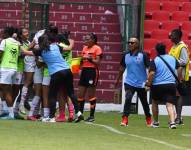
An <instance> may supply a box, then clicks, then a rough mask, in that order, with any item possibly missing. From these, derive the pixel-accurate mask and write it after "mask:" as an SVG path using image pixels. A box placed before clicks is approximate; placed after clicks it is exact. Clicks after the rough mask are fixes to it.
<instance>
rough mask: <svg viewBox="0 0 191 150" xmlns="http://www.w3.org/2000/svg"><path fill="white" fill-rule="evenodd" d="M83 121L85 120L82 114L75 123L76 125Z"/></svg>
mask: <svg viewBox="0 0 191 150" xmlns="http://www.w3.org/2000/svg"><path fill="white" fill-rule="evenodd" d="M82 120H84V116H83V115H82V114H81V115H80V116H78V117H77V118H76V119H75V120H74V122H75V123H78V122H80V121H82Z"/></svg>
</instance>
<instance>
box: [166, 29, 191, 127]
mask: <svg viewBox="0 0 191 150" xmlns="http://www.w3.org/2000/svg"><path fill="white" fill-rule="evenodd" d="M170 38H171V41H172V43H173V44H174V45H173V46H172V47H171V49H170V52H169V54H170V55H171V56H174V57H175V58H176V59H177V60H178V62H179V64H180V66H181V67H182V77H183V78H182V81H183V82H184V81H185V82H187V81H189V63H190V60H189V49H188V47H187V45H186V44H185V43H184V42H183V41H182V40H181V38H182V31H181V30H180V29H174V30H172V31H171V35H170ZM177 97H178V99H177V103H176V105H175V107H176V114H177V116H176V119H175V122H176V124H179V125H180V124H184V123H183V119H182V116H181V113H182V101H183V99H182V96H180V95H179V93H178V94H177Z"/></svg>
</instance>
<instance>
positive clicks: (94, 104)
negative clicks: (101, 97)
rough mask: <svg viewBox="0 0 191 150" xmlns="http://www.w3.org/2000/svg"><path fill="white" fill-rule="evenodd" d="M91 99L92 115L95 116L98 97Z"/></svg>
mask: <svg viewBox="0 0 191 150" xmlns="http://www.w3.org/2000/svg"><path fill="white" fill-rule="evenodd" d="M89 101H90V116H91V117H94V113H95V108H96V97H94V98H91V99H90V100H89Z"/></svg>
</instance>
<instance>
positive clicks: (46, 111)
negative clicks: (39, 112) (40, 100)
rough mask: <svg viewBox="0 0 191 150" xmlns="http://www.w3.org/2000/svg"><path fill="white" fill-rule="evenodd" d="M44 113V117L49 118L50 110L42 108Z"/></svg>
mask: <svg viewBox="0 0 191 150" xmlns="http://www.w3.org/2000/svg"><path fill="white" fill-rule="evenodd" d="M43 111H44V117H45V118H47V117H49V113H50V109H49V108H43Z"/></svg>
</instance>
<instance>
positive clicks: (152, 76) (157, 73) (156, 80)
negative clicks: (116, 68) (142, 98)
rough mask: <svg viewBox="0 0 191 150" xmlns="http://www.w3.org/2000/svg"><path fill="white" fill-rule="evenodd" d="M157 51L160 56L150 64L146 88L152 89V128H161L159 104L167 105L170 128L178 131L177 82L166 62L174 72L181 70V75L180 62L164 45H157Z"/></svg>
mask: <svg viewBox="0 0 191 150" xmlns="http://www.w3.org/2000/svg"><path fill="white" fill-rule="evenodd" d="M156 51H157V54H158V56H157V57H156V58H155V59H154V60H153V61H152V62H151V63H150V68H149V74H148V79H147V81H146V86H148V87H151V96H152V112H153V118H154V121H153V124H152V127H154V128H157V127H159V119H158V114H159V110H158V104H161V103H165V104H166V109H167V112H168V115H169V128H170V129H176V124H175V122H174V121H175V113H174V104H175V103H176V80H175V77H174V76H173V74H172V73H171V71H170V69H169V68H168V66H167V65H166V64H165V62H166V63H167V64H168V65H169V67H170V68H171V69H172V71H174V72H175V71H176V69H178V68H179V74H180V71H181V70H180V67H179V63H178V61H177V60H176V59H175V58H174V57H173V56H170V55H168V54H166V47H165V45H164V44H162V43H159V44H157V45H156ZM164 61H165V62H164Z"/></svg>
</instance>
